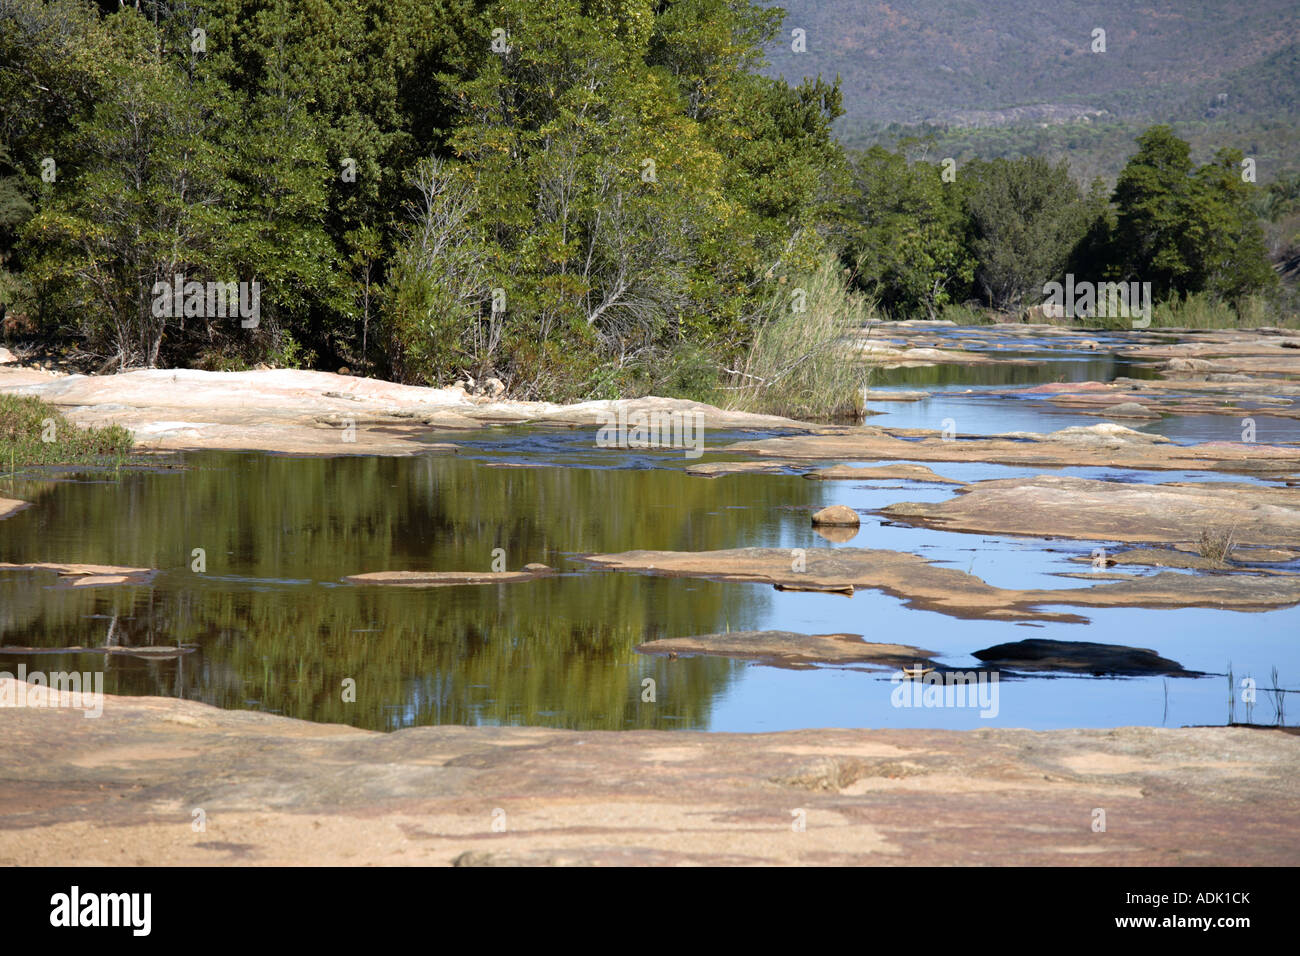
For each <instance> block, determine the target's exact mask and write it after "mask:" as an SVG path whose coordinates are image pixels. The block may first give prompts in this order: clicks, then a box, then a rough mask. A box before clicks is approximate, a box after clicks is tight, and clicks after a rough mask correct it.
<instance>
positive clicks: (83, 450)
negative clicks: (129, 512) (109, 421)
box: [0, 393, 133, 471]
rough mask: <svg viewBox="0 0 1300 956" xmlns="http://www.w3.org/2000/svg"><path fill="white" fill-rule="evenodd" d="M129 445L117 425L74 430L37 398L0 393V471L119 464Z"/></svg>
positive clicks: (128, 433) (129, 440)
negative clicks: (57, 466) (34, 467)
mask: <svg viewBox="0 0 1300 956" xmlns="http://www.w3.org/2000/svg"><path fill="white" fill-rule="evenodd" d="M47 439H49V440H47ZM132 444H133V439H132V438H131V433H130V432H129V431H127V430H126V429H125V428H123V427H122V426H120V425H110V426H108V427H107V428H78V427H77V426H76V425H73V424H72V423H70V422H69V421H68V420H67V419H65V418H64V417H63V416H62V415H61V414H59V412H58V411H56V410H55V409H54V407H53V406H51V405H47V404H46V403H45V402H42V401H41V400H40V399H38V398H33V397H30V396H24V395H8V394H4V393H0V469H5V470H10V471H12V469H13V468H16V467H24V466H31V465H95V464H106V463H120V462H121V460H122V459H123V458H125V457H126V455H128V454H129V453H130V451H131V446H132Z"/></svg>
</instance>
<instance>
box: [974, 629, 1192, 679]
mask: <svg viewBox="0 0 1300 956" xmlns="http://www.w3.org/2000/svg"><path fill="white" fill-rule="evenodd" d="M972 656H974V657H975V658H976V659H977V660H980V661H983V662H984V663H985V664H989V665H991V666H994V667H1005V668H1007V669H1010V670H1020V671H1071V672H1085V673H1088V674H1095V675H1098V676H1100V675H1104V674H1118V675H1139V674H1163V675H1165V676H1168V677H1199V676H1200V672H1198V671H1189V670H1185V669H1184V668H1183V665H1181V664H1179V663H1178V662H1177V661H1171V660H1169V659H1168V658H1164V657H1161V656H1160V655H1159V654H1157V653H1156V652H1155V651H1153V650H1149V649H1147V648H1144V647H1126V646H1124V645H1123V644H1093V643H1090V642H1088V641H1048V640H1041V639H1038V638H1033V639H1030V640H1027V641H1016V642H1015V643H1013V644H998V645H997V646H996V647H989V648H985V649H984V650H982V651H976V652H975V653H974V655H972Z"/></svg>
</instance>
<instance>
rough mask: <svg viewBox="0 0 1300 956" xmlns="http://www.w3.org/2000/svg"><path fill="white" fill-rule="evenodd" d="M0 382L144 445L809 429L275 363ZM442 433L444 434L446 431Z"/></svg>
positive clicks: (364, 450) (365, 445) (32, 375)
mask: <svg viewBox="0 0 1300 956" xmlns="http://www.w3.org/2000/svg"><path fill="white" fill-rule="evenodd" d="M0 391H11V392H16V393H18V394H23V395H36V396H39V397H40V398H41V399H43V400H44V401H47V402H50V403H52V404H54V405H56V406H58V407H59V408H60V409H61V410H62V411H63V413H64V414H65V415H66V416H67V418H68V419H69V420H70V421H72V422H74V423H75V424H78V425H96V426H102V425H109V424H119V425H123V426H125V427H127V428H129V429H131V431H132V432H133V433H134V435H135V437H136V440H137V442H138V444H139V445H140V447H142V448H156V449H166V450H182V449H203V448H223V449H244V450H256V451H271V452H281V453H284V454H319V455H358V454H373V455H414V454H422V453H426V452H430V451H442V452H454V451H455V448H456V446H455V445H454V444H449V443H447V442H445V441H444V442H433V441H431V440H430V438H429V435H430V432H431V431H434V432H446V433H449V434H454V433H455V432H457V431H468V430H477V429H480V428H483V427H485V426H488V425H494V424H523V423H550V424H556V425H569V426H582V427H585V426H594V425H603V424H606V423H607V422H610V421H612V420H613V419H614V418H615V417H616V416H617V414H618V412H619V409H620V408H624V409H626V410H627V413H628V414H629V415H630V414H632V413H635V412H644V413H646V414H650V413H656V414H659V415H661V416H662V415H674V414H675V415H678V416H683V415H689V416H692V418H691V419H690V421H691V422H692V424H694V422H695V421H696V418H695V416H699V417H698V421H700V422H702V423H703V425H704V427H705V428H713V429H721V428H793V429H806V428H808V427H809V426H806V425H802V424H801V423H799V422H794V421H791V420H789V419H785V418H777V417H775V416H770V415H750V414H748V413H744V412H729V411H724V410H722V409H717V408H714V407H713V406H711V405H702V404H700V403H698V402H689V401H685V400H681V399H667V398H645V399H633V400H625V401H619V402H610V401H598V402H582V403H580V404H577V405H556V404H552V403H549V402H515V401H501V400H493V399H488V398H484V397H474V396H470V395H468V394H466V392H465V391H464V390H463V389H457V388H421V387H417V386H412V385H398V384H395V383H393V382H384V381H380V380H379V379H371V378H361V377H357V376H350V375H337V374H334V373H332V372H308V371H299V370H292V369H279V370H267V371H252V372H204V371H199V370H195V369H140V370H137V371H131V372H123V373H121V374H118V375H55V374H53V373H48V372H40V371H38V370H32V369H23V368H14V367H9V366H3V367H0ZM443 437H444V438H445V437H446V436H445V435H444V436H443Z"/></svg>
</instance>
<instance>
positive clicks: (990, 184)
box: [960, 157, 1093, 310]
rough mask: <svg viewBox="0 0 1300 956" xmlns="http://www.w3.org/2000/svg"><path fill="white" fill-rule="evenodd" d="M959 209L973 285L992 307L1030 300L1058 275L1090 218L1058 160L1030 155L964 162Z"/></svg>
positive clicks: (1065, 167) (1016, 305)
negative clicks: (963, 213)
mask: <svg viewBox="0 0 1300 956" xmlns="http://www.w3.org/2000/svg"><path fill="white" fill-rule="evenodd" d="M960 178H961V180H962V181H963V182H964V183H965V184H967V191H966V207H967V211H968V214H969V216H970V226H971V230H972V246H971V248H972V251H973V253H974V255H975V259H976V260H977V262H978V267H977V269H976V273H975V276H976V282H977V284H978V286H979V289H980V291H981V292H982V293H983V297H984V298H985V300H986V301H987V302H988V303H989V304H990V305H991V306H992V307H994V308H997V309H1004V310H1013V309H1018V308H1019V307H1020V306H1021V305H1022V304H1023V303H1025V302H1026V300H1031V301H1037V298H1038V296H1039V295H1040V294H1041V291H1042V287H1043V284H1044V283H1046V282H1049V281H1052V280H1058V279H1059V278H1060V277H1061V274H1062V273H1064V272H1065V269H1066V264H1067V262H1068V260H1069V258H1070V255H1071V254H1072V252H1073V251H1074V249H1075V247H1076V246H1077V245H1078V244H1079V243H1080V242H1081V241H1082V240H1083V238H1084V235H1085V233H1086V231H1087V229H1088V226H1089V224H1090V222H1091V219H1092V218H1093V210H1091V209H1090V208H1089V206H1088V204H1087V203H1085V201H1084V198H1083V196H1082V195H1081V193H1080V191H1079V186H1078V184H1077V183H1076V182H1075V181H1074V179H1073V178H1072V177H1071V176H1070V170H1069V166H1068V165H1067V164H1066V163H1065V162H1064V161H1062V162H1060V163H1058V164H1056V165H1054V166H1053V165H1051V164H1049V163H1048V162H1047V161H1046V160H1044V159H1041V158H1038V157H1032V158H1028V159H1017V160H1007V159H995V160H993V161H992V162H988V163H985V162H974V163H968V164H966V165H965V166H963V167H962V168H961V173H960Z"/></svg>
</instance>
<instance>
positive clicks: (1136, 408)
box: [1089, 402, 1160, 418]
mask: <svg viewBox="0 0 1300 956" xmlns="http://www.w3.org/2000/svg"><path fill="white" fill-rule="evenodd" d="M1089 414H1092V415H1105V416H1106V417H1107V418H1159V417H1160V413H1159V412H1156V411H1152V410H1151V409H1149V408H1147V407H1146V406H1145V405H1142V404H1140V403H1139V402H1120V403H1119V404H1118V405H1108V406H1107V407H1105V408H1103V409H1101V410H1100V411H1096V412H1090V413H1089Z"/></svg>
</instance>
